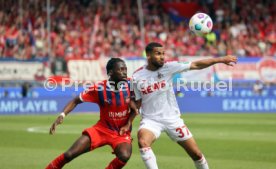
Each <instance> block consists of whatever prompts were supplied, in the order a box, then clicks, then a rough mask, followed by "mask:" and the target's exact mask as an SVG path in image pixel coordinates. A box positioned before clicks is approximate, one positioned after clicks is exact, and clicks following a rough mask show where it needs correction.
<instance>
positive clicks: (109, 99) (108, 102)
mask: <svg viewBox="0 0 276 169" xmlns="http://www.w3.org/2000/svg"><path fill="white" fill-rule="evenodd" d="M130 97H131V94H130V80H129V79H128V81H127V82H126V83H125V84H123V85H122V86H121V88H120V89H119V90H118V91H114V90H113V89H112V88H111V87H110V85H109V82H108V81H107V80H104V81H100V82H98V83H96V84H94V85H92V86H90V87H89V89H88V90H85V91H84V92H82V93H81V94H80V99H81V101H83V102H93V103H97V104H98V105H99V107H100V120H99V122H98V123H100V124H102V125H104V126H105V127H106V128H109V129H111V130H113V131H119V130H120V128H121V127H122V126H124V125H125V124H126V123H127V121H128V118H129V115H130V108H129V102H130Z"/></svg>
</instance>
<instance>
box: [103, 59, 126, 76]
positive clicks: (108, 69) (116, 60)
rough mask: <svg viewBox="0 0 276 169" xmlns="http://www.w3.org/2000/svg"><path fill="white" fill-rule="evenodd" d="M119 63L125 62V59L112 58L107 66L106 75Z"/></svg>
mask: <svg viewBox="0 0 276 169" xmlns="http://www.w3.org/2000/svg"><path fill="white" fill-rule="evenodd" d="M118 62H125V61H124V60H123V59H120V58H111V59H109V61H108V62H107V64H106V73H107V74H108V73H109V71H110V70H112V69H113V68H114V65H115V64H116V63H118Z"/></svg>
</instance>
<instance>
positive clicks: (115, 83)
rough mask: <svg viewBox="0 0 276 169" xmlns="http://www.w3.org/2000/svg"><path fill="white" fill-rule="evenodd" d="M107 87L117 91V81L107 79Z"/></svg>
mask: <svg viewBox="0 0 276 169" xmlns="http://www.w3.org/2000/svg"><path fill="white" fill-rule="evenodd" d="M108 85H109V86H110V87H111V88H113V89H115V90H118V81H115V80H113V79H112V78H110V79H108Z"/></svg>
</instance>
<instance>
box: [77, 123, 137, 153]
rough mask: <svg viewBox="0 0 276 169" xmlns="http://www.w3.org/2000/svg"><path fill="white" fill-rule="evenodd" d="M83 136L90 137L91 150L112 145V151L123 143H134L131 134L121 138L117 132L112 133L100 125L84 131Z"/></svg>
mask: <svg viewBox="0 0 276 169" xmlns="http://www.w3.org/2000/svg"><path fill="white" fill-rule="evenodd" d="M82 134H86V135H88V136H89V137H90V140H91V146H90V149H91V150H93V149H96V148H98V147H102V146H104V145H110V146H111V147H112V149H113V150H115V148H116V146H117V145H119V144H121V143H129V144H131V142H132V138H131V135H130V132H129V133H127V134H125V135H123V136H120V135H119V134H118V132H117V131H112V130H110V129H108V128H106V127H104V126H103V125H101V124H99V123H97V124H96V125H94V126H92V127H90V128H87V129H85V130H83V132H82Z"/></svg>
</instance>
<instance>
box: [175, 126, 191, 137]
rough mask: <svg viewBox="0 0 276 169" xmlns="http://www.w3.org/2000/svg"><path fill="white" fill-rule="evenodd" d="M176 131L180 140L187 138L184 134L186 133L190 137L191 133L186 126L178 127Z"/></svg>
mask: <svg viewBox="0 0 276 169" xmlns="http://www.w3.org/2000/svg"><path fill="white" fill-rule="evenodd" d="M175 131H176V132H177V133H178V137H179V138H183V137H184V136H185V133H184V132H186V134H187V136H188V135H190V132H189V130H188V128H187V127H186V126H182V127H178V128H176V129H175Z"/></svg>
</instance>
